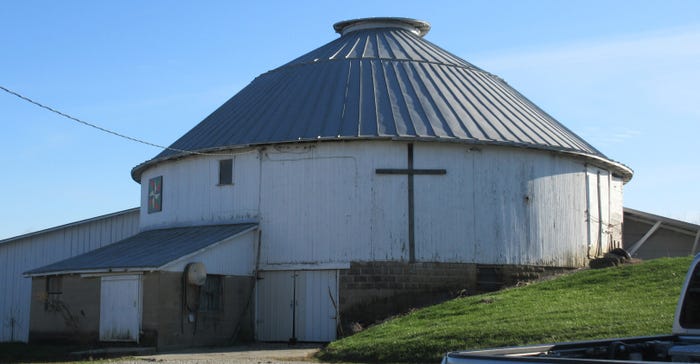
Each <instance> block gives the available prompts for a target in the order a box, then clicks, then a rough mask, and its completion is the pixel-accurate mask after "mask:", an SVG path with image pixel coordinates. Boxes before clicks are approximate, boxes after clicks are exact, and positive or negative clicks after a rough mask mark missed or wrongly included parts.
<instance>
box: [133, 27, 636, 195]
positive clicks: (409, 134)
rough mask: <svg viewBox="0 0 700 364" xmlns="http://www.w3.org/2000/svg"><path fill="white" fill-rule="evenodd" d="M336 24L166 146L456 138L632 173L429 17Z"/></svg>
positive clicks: (172, 154) (167, 153)
mask: <svg viewBox="0 0 700 364" xmlns="http://www.w3.org/2000/svg"><path fill="white" fill-rule="evenodd" d="M372 21H377V22H378V23H377V24H376V27H373V26H372ZM339 24H340V25H339V26H340V28H342V31H341V33H343V35H342V36H341V37H340V38H339V39H336V40H334V41H331V42H329V43H328V44H326V45H324V46H321V47H319V48H317V49H315V50H312V51H311V52H309V53H307V54H305V55H302V56H300V57H297V58H296V59H294V60H293V61H291V62H289V63H286V64H284V65H283V66H281V67H279V68H277V69H274V70H272V71H269V72H266V73H264V74H262V75H260V76H258V77H257V78H255V79H254V80H253V81H252V82H251V83H250V84H249V85H248V86H246V87H245V88H244V89H242V90H241V91H240V92H239V93H238V94H236V95H234V96H233V97H232V98H231V99H229V100H228V101H226V103H224V104H223V105H222V106H221V107H219V108H218V109H217V110H216V111H214V112H213V113H212V114H211V115H209V116H208V117H206V118H205V119H204V120H203V121H202V122H200V123H199V124H198V125H196V126H195V127H194V128H193V129H192V130H190V131H189V132H187V133H186V134H185V135H183V136H182V137H181V138H180V139H178V140H177V141H175V142H174V143H173V144H172V145H171V147H172V148H176V149H180V150H188V151H193V152H206V151H212V150H222V149H227V148H237V147H241V146H251V145H266V144H274V143H288V142H296V141H310V140H319V139H320V140H329V139H337V138H343V139H344V140H352V139H363V140H371V139H373V138H377V139H386V138H402V139H405V138H414V139H416V140H418V139H420V140H425V141H427V140H431V139H432V140H455V141H462V142H465V143H481V144H483V143H485V144H498V145H518V146H526V147H530V148H536V149H545V150H556V151H562V152H571V153H574V154H579V155H585V156H590V157H594V158H597V159H599V160H602V161H607V162H609V163H610V164H611V165H613V166H614V168H616V169H617V170H618V173H621V174H623V175H625V176H627V177H626V178H627V179H629V178H630V177H631V170H629V169H628V168H626V167H624V166H622V165H620V164H618V163H615V162H613V161H609V160H608V159H607V157H605V155H603V154H602V153H601V152H600V151H598V150H597V149H595V148H594V147H592V146H591V145H590V144H588V143H587V142H586V141H584V140H583V139H581V138H580V137H579V136H577V135H576V134H574V133H573V132H571V131H570V130H569V129H567V128H566V127H565V126H563V125H562V124H560V123H559V122H557V121H556V120H555V119H554V118H552V117H551V116H550V115H548V114H547V113H545V112H544V111H542V110H541V109H540V108H538V107H537V106H536V105H534V104H533V103H532V102H530V101H529V100H528V99H527V98H525V97H524V96H522V95H521V94H520V93H519V92H518V91H517V90H515V89H513V88H512V87H510V86H509V85H508V84H506V83H505V82H504V81H503V80H501V79H500V78H499V77H497V76H495V75H492V74H490V73H488V72H485V71H483V70H481V69H479V68H477V67H475V66H474V65H472V64H470V63H469V62H467V61H465V60H463V59H461V58H459V57H457V56H455V55H453V54H451V53H449V52H447V51H445V50H444V49H442V48H440V47H438V46H436V45H434V44H432V43H430V42H428V41H426V40H424V39H422V37H421V36H419V35H418V34H425V33H426V32H427V29H429V25H428V24H427V23H425V22H421V21H416V20H411V19H401V18H392V19H389V18H379V19H374V20H373V19H361V20H357V21H347V22H341V23H339ZM392 24H393V25H395V27H391V26H392ZM410 26H418V27H422V28H421V29H418V30H416V31H411V30H410V29H409V28H408V27H410ZM340 28H337V29H340ZM355 28H356V30H352V29H355ZM186 155H187V153H182V152H178V151H175V150H164V151H163V152H161V153H160V154H159V155H158V156H156V157H155V158H154V159H152V160H151V161H148V162H145V163H143V164H141V165H139V166H137V167H135V168H134V170H133V171H132V175H133V177H134V179H136V180H137V181H138V180H140V175H141V172H142V171H143V170H144V169H145V168H148V166H150V165H152V164H154V163H158V162H160V161H163V160H167V159H170V158H178V157H182V156H186Z"/></svg>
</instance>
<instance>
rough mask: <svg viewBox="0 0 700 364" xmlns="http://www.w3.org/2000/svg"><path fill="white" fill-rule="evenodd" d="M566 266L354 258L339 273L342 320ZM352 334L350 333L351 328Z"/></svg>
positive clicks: (364, 318) (372, 316) (363, 321)
mask: <svg viewBox="0 0 700 364" xmlns="http://www.w3.org/2000/svg"><path fill="white" fill-rule="evenodd" d="M567 270H568V269H566V268H553V267H536V266H515V265H484V264H469V263H427V262H420V263H402V262H354V263H351V265H350V269H347V270H341V271H340V277H339V291H340V312H341V315H340V316H341V317H340V319H341V323H342V326H343V327H344V328H348V327H350V326H351V325H353V324H355V323H359V324H360V325H361V326H366V325H368V324H371V323H374V322H376V321H378V320H382V319H384V318H386V317H389V316H392V315H396V314H400V313H404V312H407V311H409V310H410V309H412V308H417V307H422V306H426V305H430V304H435V303H438V302H442V301H445V300H447V299H450V298H453V297H456V296H462V295H473V294H479V293H485V292H490V291H495V290H499V289H501V288H504V287H507V286H514V285H516V284H518V283H521V282H528V281H533V280H536V279H540V278H543V277H545V276H548V275H552V274H556V273H560V272H564V271H567ZM346 334H347V333H346Z"/></svg>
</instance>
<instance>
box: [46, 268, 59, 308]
mask: <svg viewBox="0 0 700 364" xmlns="http://www.w3.org/2000/svg"><path fill="white" fill-rule="evenodd" d="M62 294H63V280H61V277H60V276H48V277H46V301H45V302H44V310H46V311H56V310H57V308H58V307H59V306H58V304H59V303H60V301H61V295H62Z"/></svg>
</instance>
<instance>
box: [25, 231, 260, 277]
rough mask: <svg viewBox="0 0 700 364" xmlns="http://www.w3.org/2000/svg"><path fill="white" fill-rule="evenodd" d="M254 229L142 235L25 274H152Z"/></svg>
mask: <svg viewBox="0 0 700 364" xmlns="http://www.w3.org/2000/svg"><path fill="white" fill-rule="evenodd" d="M256 226H257V224H252V223H251V224H232V225H212V226H194V227H179V228H170V229H159V230H150V231H144V232H141V233H139V234H136V235H134V236H132V237H130V238H127V239H124V240H122V241H119V242H116V243H114V244H110V245H108V246H105V247H102V248H100V249H96V250H93V251H91V252H87V253H85V254H82V255H78V256H75V257H72V258H69V259H66V260H62V261H60V262H56V263H53V264H50V265H47V266H44V267H41V268H37V269H33V270H30V271H28V272H25V273H24V274H25V275H29V276H40V275H51V274H57V273H61V274H66V273H87V272H90V273H94V272H119V271H139V270H155V269H157V268H160V267H163V266H164V265H166V264H168V263H171V262H173V261H176V260H178V259H180V258H182V257H185V256H188V255H190V254H194V253H196V252H198V251H200V250H202V249H205V248H207V247H209V246H211V245H213V244H216V243H218V242H221V241H222V240H225V239H227V238H231V237H234V236H236V235H239V234H241V233H244V232H247V231H249V230H251V229H253V228H255V227H256Z"/></svg>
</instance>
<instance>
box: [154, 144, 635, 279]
mask: <svg viewBox="0 0 700 364" xmlns="http://www.w3.org/2000/svg"><path fill="white" fill-rule="evenodd" d="M414 151H415V167H416V168H444V169H445V170H447V174H446V175H442V176H435V175H426V176H416V177H415V223H416V229H415V232H416V233H415V234H416V235H415V236H416V256H417V259H418V260H419V261H436V262H476V263H485V264H531V265H549V266H565V267H578V266H583V265H585V264H586V262H587V259H588V254H589V251H588V250H589V249H588V245H589V241H588V238H587V234H589V233H590V234H591V242H590V245H591V252H590V253H591V254H592V255H599V254H602V252H604V251H606V250H607V249H608V247H610V246H612V245H613V244H614V243H615V241H619V238H618V237H619V236H620V235H619V233H618V230H617V229H620V226H619V220H618V219H617V218H618V217H619V216H621V215H622V197H621V196H622V182H621V180H619V179H618V178H617V177H614V176H611V175H610V173H609V172H608V171H607V170H605V169H601V168H599V167H597V166H595V165H592V164H590V162H587V161H584V160H582V159H580V158H578V157H576V156H572V155H565V154H561V153H555V152H545V151H538V150H530V149H519V148H507V147H495V146H486V145H485V146H478V147H476V146H465V145H462V144H455V143H419V142H416V143H415V147H414ZM220 158H222V157H220V156H215V157H214V156H212V157H205V156H197V157H192V158H184V159H181V160H175V161H170V162H168V163H163V164H161V165H156V166H155V167H153V168H150V169H148V170H146V171H145V172H144V174H143V180H144V181H147V180H148V179H149V178H152V177H156V176H159V175H162V176H163V178H164V182H163V186H164V187H163V188H164V201H163V211H162V212H159V213H153V214H148V213H147V212H145V210H142V217H141V223H142V225H143V227H144V228H151V227H155V226H158V227H163V226H176V225H188V224H201V223H212V222H234V221H245V220H246V219H248V220H250V219H253V220H256V221H258V222H259V223H260V228H261V229H262V231H263V241H262V251H261V264H262V265H269V266H276V265H284V264H312V265H313V264H332V263H349V262H352V261H382V260H393V261H407V260H408V228H407V224H408V222H407V219H408V208H407V194H408V192H407V177H406V176H405V175H378V174H376V169H377V168H405V167H406V166H407V157H406V144H405V143H401V142H396V141H393V142H392V141H385V142H377V141H357V142H324V143H300V144H293V145H283V146H275V147H266V148H260V149H258V150H257V152H256V151H254V150H246V151H244V152H243V153H242V154H236V156H235V162H234V185H233V186H218V185H217V183H218V175H217V168H218V159H220ZM587 163H589V164H587ZM599 176H600V177H599ZM587 177H588V178H587ZM599 186H600V188H599ZM146 192H147V186H146V184H145V183H144V184H143V187H142V199H143V201H145V200H146ZM599 192H600V193H599ZM587 195H588V196H589V203H588V204H589V206H587V203H586V196H587ZM599 200H600V202H599ZM212 201H217V203H216V204H214V203H212ZM144 205H145V204H144ZM587 207H588V208H587ZM589 222H590V227H589ZM599 222H600V223H599Z"/></svg>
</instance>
